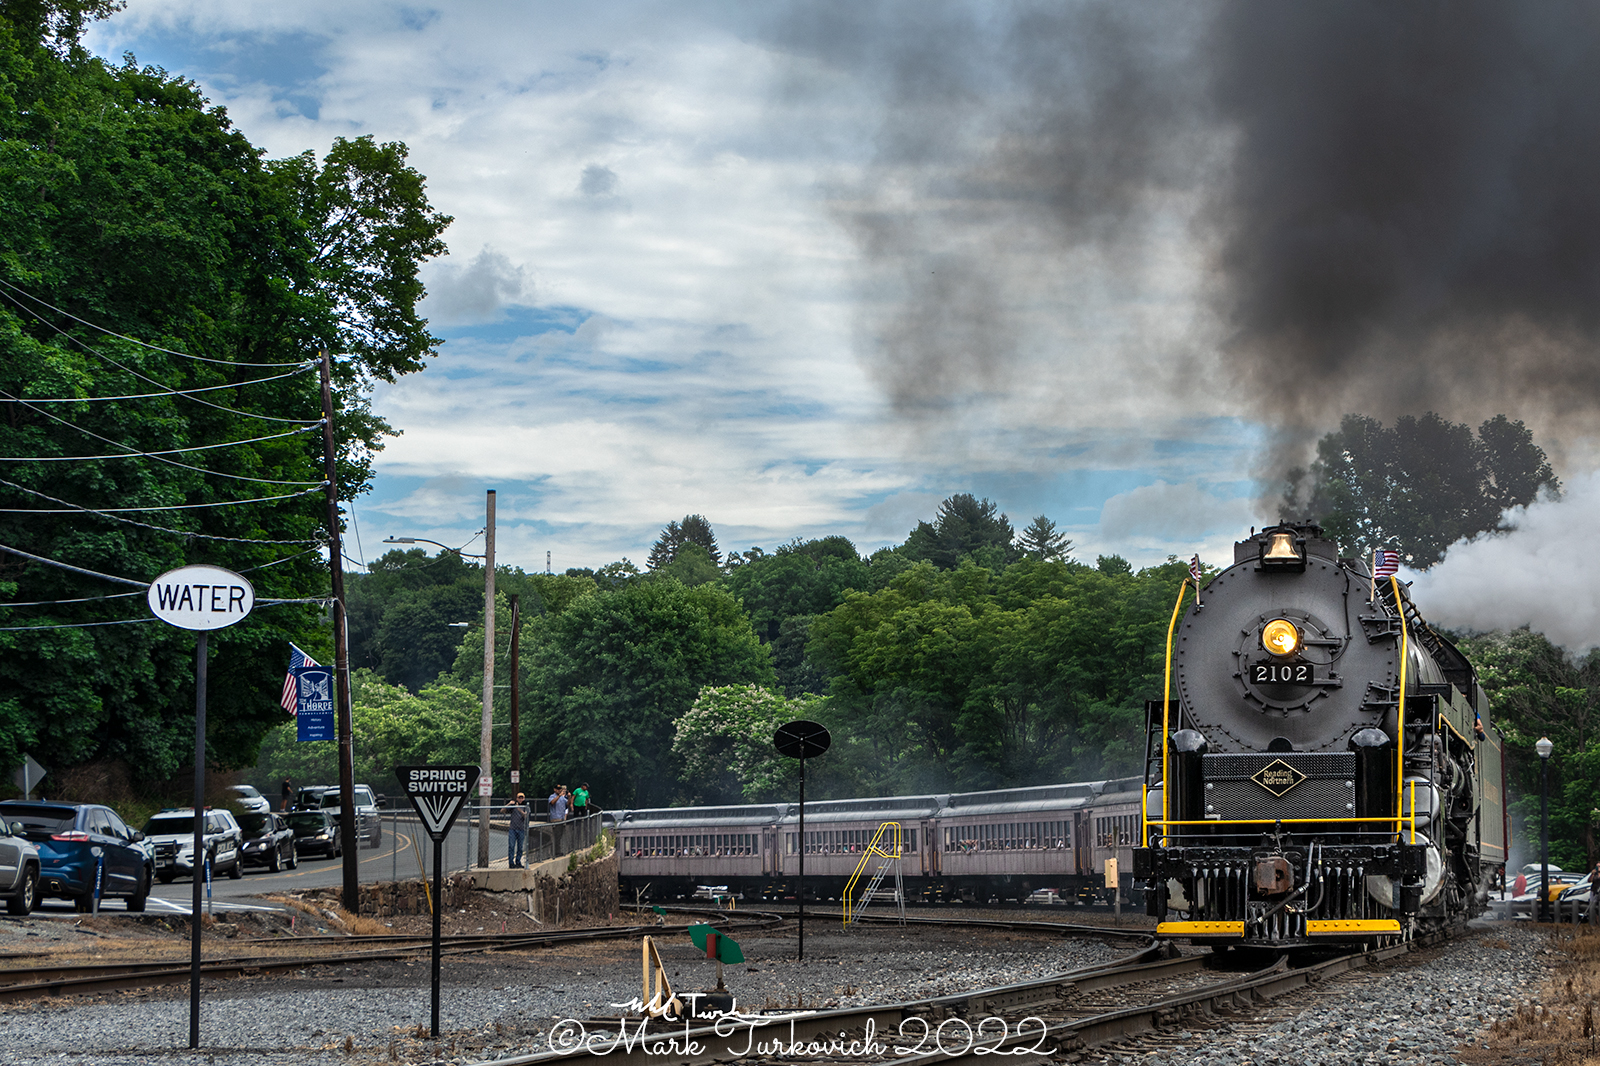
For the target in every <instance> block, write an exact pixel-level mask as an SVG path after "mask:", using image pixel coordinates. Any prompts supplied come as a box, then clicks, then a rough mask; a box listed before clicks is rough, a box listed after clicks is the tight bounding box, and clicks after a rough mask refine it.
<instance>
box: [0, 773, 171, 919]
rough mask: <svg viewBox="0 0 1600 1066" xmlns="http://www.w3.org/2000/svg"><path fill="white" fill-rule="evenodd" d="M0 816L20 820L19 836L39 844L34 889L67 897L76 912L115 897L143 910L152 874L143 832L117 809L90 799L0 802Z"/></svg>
mask: <svg viewBox="0 0 1600 1066" xmlns="http://www.w3.org/2000/svg"><path fill="white" fill-rule="evenodd" d="M0 821H5V822H21V823H22V836H24V837H25V838H27V839H28V840H30V841H32V842H33V844H34V846H35V847H37V848H38V849H39V894H40V895H41V896H44V897H50V896H54V897H56V898H58V899H70V900H72V902H73V905H74V906H76V907H77V909H78V910H80V911H87V910H90V909H91V908H92V907H93V906H94V896H95V885H96V883H97V882H98V883H99V886H100V898H101V899H107V898H109V897H121V898H122V899H123V900H125V901H126V904H127V908H128V909H129V910H130V911H142V910H144V901H145V898H146V897H147V896H148V895H149V894H150V882H151V880H152V875H153V874H154V867H153V863H152V861H151V858H150V849H149V847H148V846H146V845H145V844H144V843H143V841H144V834H143V833H140V832H139V831H138V830H136V829H129V828H128V827H127V825H126V824H124V822H123V821H122V819H121V818H119V817H117V812H116V811H114V810H112V809H111V808H110V807H102V806H100V805H99V804H95V803H32V802H29V801H26V800H7V801H5V802H3V803H0Z"/></svg>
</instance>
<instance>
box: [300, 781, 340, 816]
mask: <svg viewBox="0 0 1600 1066" xmlns="http://www.w3.org/2000/svg"><path fill="white" fill-rule="evenodd" d="M329 789H333V791H334V792H338V791H339V788H338V786H337V785H306V786H304V787H303V788H300V789H298V790H296V791H295V794H294V802H293V803H291V804H290V805H289V809H290V810H292V811H307V810H310V811H316V810H321V809H322V795H323V793H325V792H327V791H328V790H329Z"/></svg>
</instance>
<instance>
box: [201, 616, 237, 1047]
mask: <svg viewBox="0 0 1600 1066" xmlns="http://www.w3.org/2000/svg"><path fill="white" fill-rule="evenodd" d="M205 824H206V631H205V630H204V629H202V630H200V641H199V645H198V647H197V648H196V650H195V655H194V859H193V861H192V862H191V863H190V865H189V868H190V870H191V871H193V874H194V891H193V892H191V893H190V902H189V1046H190V1047H199V1046H200V928H201V921H200V879H201V876H202V875H201V873H200V865H201V863H203V862H204V861H205V853H206V851H205V847H206V839H205ZM241 854H242V853H241ZM236 861H237V860H236Z"/></svg>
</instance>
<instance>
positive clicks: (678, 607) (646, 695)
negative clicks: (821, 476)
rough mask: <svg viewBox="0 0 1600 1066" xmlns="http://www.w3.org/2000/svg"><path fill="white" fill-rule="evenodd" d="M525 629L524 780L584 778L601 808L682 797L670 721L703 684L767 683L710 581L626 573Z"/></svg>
mask: <svg viewBox="0 0 1600 1066" xmlns="http://www.w3.org/2000/svg"><path fill="white" fill-rule="evenodd" d="M525 637H526V641H527V643H526V644H525V645H524V649H523V661H524V663H525V664H526V666H525V669H526V673H525V674H524V682H523V699H524V707H525V709H526V710H525V713H526V714H527V716H528V717H527V719H526V722H527V724H526V725H525V726H524V729H525V730H527V731H528V732H527V733H526V734H525V735H526V736H528V737H531V738H532V739H531V740H528V741H526V742H525V744H524V750H527V751H533V752H538V753H540V754H538V755H537V756H536V757H535V759H534V761H533V764H532V767H531V769H532V778H533V780H535V781H539V782H542V783H543V784H542V785H541V786H540V787H543V785H546V784H548V785H553V784H557V783H561V782H566V783H569V784H570V783H571V782H572V781H574V780H588V781H590V782H593V783H595V785H596V791H597V792H598V793H600V794H599V796H598V797H597V798H598V801H599V802H601V803H602V804H604V805H605V806H608V807H620V806H624V805H635V806H647V805H664V804H666V803H667V802H669V801H671V800H672V799H674V798H675V797H677V796H679V795H680V794H682V792H683V791H684V789H685V787H686V785H685V783H684V782H683V781H682V778H681V774H680V770H679V767H678V764H677V760H676V757H675V756H673V754H672V738H673V723H674V722H676V721H677V720H678V719H679V718H681V717H683V715H684V714H685V713H687V712H688V710H689V708H690V707H691V706H692V705H693V703H694V701H695V699H696V697H697V696H698V695H699V693H700V690H701V689H703V688H705V687H706V686H707V685H730V684H758V685H771V684H772V682H773V680H774V678H773V673H772V662H771V656H770V655H769V654H768V652H767V649H766V648H764V647H763V646H762V645H761V642H760V641H758V640H757V639H756V636H755V633H753V632H752V631H751V629H750V620H749V618H748V617H746V615H745V613H744V612H743V611H742V610H741V609H740V608H739V605H738V603H737V601H735V600H734V598H733V597H732V596H730V595H729V594H728V593H727V592H726V591H724V590H723V589H721V588H718V587H717V586H715V585H700V586H697V587H695V588H686V587H685V586H683V585H682V584H680V583H679V582H677V581H672V580H657V581H630V582H627V583H626V584H624V585H622V586H620V587H618V588H616V589H615V590H613V591H604V590H602V591H599V592H596V593H595V594H593V595H589V596H583V597H581V598H579V599H578V600H576V601H574V602H573V603H572V605H571V606H569V607H568V608H567V609H566V610H565V611H563V612H562V613H561V614H559V615H555V616H547V617H545V618H543V619H540V620H539V622H538V623H537V624H535V625H533V626H530V627H529V630H528V632H527V633H526V634H525ZM480 646H481V641H480ZM601 789H603V792H601Z"/></svg>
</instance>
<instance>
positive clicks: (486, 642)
mask: <svg viewBox="0 0 1600 1066" xmlns="http://www.w3.org/2000/svg"><path fill="white" fill-rule="evenodd" d="M486 513H487V515H488V520H487V521H486V522H485V523H484V527H483V528H484V548H483V553H484V554H483V739H482V740H481V741H480V743H479V747H478V765H479V766H481V767H483V769H482V770H480V771H478V772H479V773H480V774H482V775H483V776H482V777H480V778H479V779H478V866H479V868H480V869H483V868H487V867H488V865H489V788H488V786H486V785H485V784H484V783H483V782H484V781H485V780H489V781H492V780H493V779H494V763H493V762H491V761H490V752H489V748H490V746H491V745H490V741H491V739H492V738H493V727H494V489H490V490H489V500H488V503H487V505H486Z"/></svg>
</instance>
